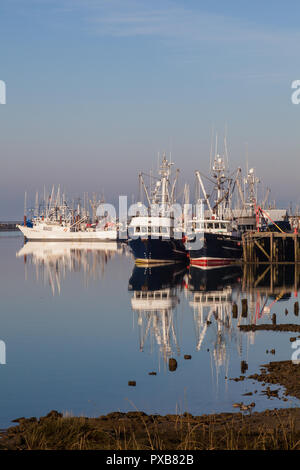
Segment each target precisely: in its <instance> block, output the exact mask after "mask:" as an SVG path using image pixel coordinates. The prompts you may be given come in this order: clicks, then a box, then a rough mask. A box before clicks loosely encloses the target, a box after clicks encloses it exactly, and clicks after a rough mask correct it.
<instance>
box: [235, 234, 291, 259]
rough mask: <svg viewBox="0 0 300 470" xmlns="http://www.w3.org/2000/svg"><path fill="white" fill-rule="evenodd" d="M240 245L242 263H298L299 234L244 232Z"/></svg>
mask: <svg viewBox="0 0 300 470" xmlns="http://www.w3.org/2000/svg"><path fill="white" fill-rule="evenodd" d="M242 243H243V261H244V263H247V264H261V263H263V264H266V263H271V264H272V263H285V264H286V263H300V235H299V233H296V232H295V233H285V232H245V233H244V234H243V237H242Z"/></svg>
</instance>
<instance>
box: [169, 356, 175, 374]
mask: <svg viewBox="0 0 300 470" xmlns="http://www.w3.org/2000/svg"><path fill="white" fill-rule="evenodd" d="M176 369H177V361H176V359H174V358H173V357H170V359H169V371H170V372H174V371H175V370H176Z"/></svg>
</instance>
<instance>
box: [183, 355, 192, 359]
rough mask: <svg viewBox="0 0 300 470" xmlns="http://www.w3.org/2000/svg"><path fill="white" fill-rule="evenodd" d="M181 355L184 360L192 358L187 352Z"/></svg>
mask: <svg viewBox="0 0 300 470" xmlns="http://www.w3.org/2000/svg"><path fill="white" fill-rule="evenodd" d="M183 357H184V359H186V360H189V359H192V356H190V355H189V354H185V355H184V356H183Z"/></svg>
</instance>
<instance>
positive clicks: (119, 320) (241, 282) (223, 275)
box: [0, 232, 300, 428]
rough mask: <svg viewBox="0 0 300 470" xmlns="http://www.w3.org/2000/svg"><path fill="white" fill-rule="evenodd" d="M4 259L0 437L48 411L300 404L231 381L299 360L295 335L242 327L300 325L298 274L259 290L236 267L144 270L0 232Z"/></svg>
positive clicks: (118, 249) (85, 247) (123, 260)
mask: <svg viewBox="0 0 300 470" xmlns="http://www.w3.org/2000/svg"><path fill="white" fill-rule="evenodd" d="M0 253H1V266H0V293H1V296H0V300H1V327H0V340H1V344H2V357H1V362H2V363H1V364H0V382H1V389H0V428H6V427H8V426H9V425H10V424H11V421H12V420H13V419H15V418H19V417H22V416H24V417H31V416H42V415H45V414H46V413H48V412H49V411H50V410H52V409H56V410H58V411H61V412H64V413H69V414H73V415H85V416H99V415H103V414H106V413H109V412H113V411H135V410H141V411H144V412H145V413H150V414H162V415H166V414H174V413H182V412H189V413H192V414H195V415H200V414H209V413H216V412H224V411H226V412H231V411H234V410H235V408H233V404H234V403H236V402H241V401H243V402H244V403H246V404H247V403H250V402H254V403H255V411H262V410H264V409H266V408H275V407H276V408H281V407H290V406H296V405H298V400H296V399H295V398H290V397H288V398H287V399H286V398H285V400H283V399H282V398H283V390H282V389H281V388H280V386H276V387H275V388H277V389H278V388H280V391H279V398H276V397H271V398H268V396H266V395H265V394H262V385H261V383H259V382H256V381H255V380H253V379H248V378H246V379H245V380H242V381H234V380H231V379H234V378H237V377H240V375H246V376H249V375H251V374H254V373H257V372H259V369H260V366H261V365H262V364H266V363H269V362H270V361H275V360H276V361H281V360H290V359H291V356H292V354H293V352H294V349H293V348H292V343H291V341H290V338H291V337H292V336H297V334H295V333H290V332H280V331H265V330H261V331H250V332H246V331H242V330H241V329H240V328H239V325H243V324H244V325H246V324H272V318H274V317H273V314H276V319H277V323H278V324H279V323H280V324H283V323H293V324H300V321H299V317H298V316H297V315H295V310H294V305H295V302H297V299H298V293H297V287H294V284H295V282H294V281H295V279H294V278H293V272H292V270H293V266H290V267H289V268H288V272H286V273H285V276H283V277H282V279H281V283H279V284H278V285H277V286H274V282H273V284H272V289H273V291H271V290H270V288H269V287H268V285H269V284H268V276H269V274H268V273H265V275H263V277H262V283H260V284H259V283H258V286H257V285H255V282H256V280H257V278H258V277H255V276H253V273H252V274H251V276H250V278H247V272H245V271H243V269H242V268H240V267H233V268H228V267H226V268H223V269H224V270H223V271H220V270H218V271H214V270H206V271H205V270H202V269H200V268H197V267H193V268H191V269H188V268H186V267H185V266H181V265H174V266H167V267H166V266H157V267H155V268H144V267H138V268H137V267H135V263H134V259H133V256H132V254H131V253H130V250H129V248H128V247H127V246H126V245H118V244H117V243H115V242H112V243H107V245H105V244H103V243H99V244H98V243H93V244H85V243H82V244H81V245H80V243H77V244H76V243H75V244H74V243H73V244H69V243H68V242H63V243H56V242H50V243H47V242H44V243H43V242H29V243H27V244H25V246H24V239H23V236H22V234H21V233H19V232H2V233H1V234H0ZM261 274H263V273H261ZM279 277H280V276H279ZM249 279H250V281H249ZM264 280H265V285H264V284H263V282H264ZM296 284H297V283H296ZM259 285H262V287H259ZM245 300H247V308H246V310H245V305H246V302H245ZM233 305H234V308H233ZM242 305H244V311H243V310H242ZM233 310H234V311H235V312H236V311H237V313H236V314H233ZM170 359H173V360H175V361H171V363H170ZM170 364H172V366H171V367H170ZM241 364H247V366H248V369H247V370H246V371H245V370H243V371H241ZM150 373H152V374H150ZM128 382H133V383H135V386H129V385H128ZM248 393H251V394H252V395H245V394H248Z"/></svg>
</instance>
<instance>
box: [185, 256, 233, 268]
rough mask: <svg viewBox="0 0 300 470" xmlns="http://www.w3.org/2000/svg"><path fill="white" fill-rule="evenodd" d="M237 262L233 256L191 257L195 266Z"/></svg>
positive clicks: (191, 261)
mask: <svg viewBox="0 0 300 470" xmlns="http://www.w3.org/2000/svg"><path fill="white" fill-rule="evenodd" d="M235 262H236V260H235V259H232V258H230V259H229V258H198V259H196V258H192V259H191V258H190V264H191V265H194V266H228V265H229V264H232V263H235Z"/></svg>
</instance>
